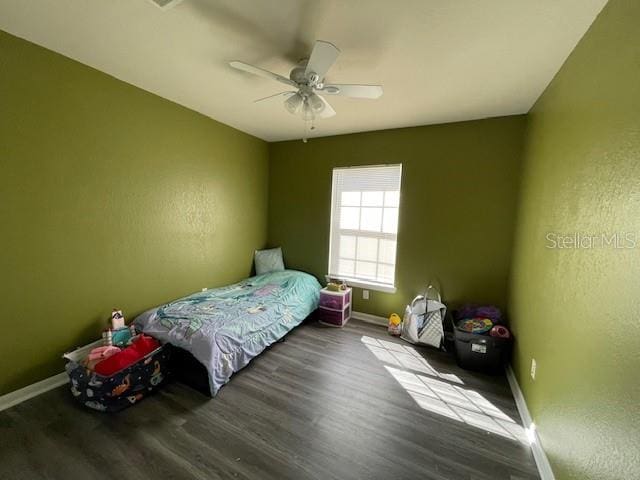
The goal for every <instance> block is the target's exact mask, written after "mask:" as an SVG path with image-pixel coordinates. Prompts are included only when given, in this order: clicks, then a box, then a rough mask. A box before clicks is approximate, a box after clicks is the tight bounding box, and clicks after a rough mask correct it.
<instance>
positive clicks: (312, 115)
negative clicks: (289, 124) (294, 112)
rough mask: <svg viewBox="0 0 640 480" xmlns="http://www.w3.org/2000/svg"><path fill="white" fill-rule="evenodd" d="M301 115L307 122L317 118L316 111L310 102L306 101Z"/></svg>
mask: <svg viewBox="0 0 640 480" xmlns="http://www.w3.org/2000/svg"><path fill="white" fill-rule="evenodd" d="M300 116H301V117H302V119H303V120H304V121H305V122H313V121H314V120H315V119H316V112H314V110H313V108H312V107H311V105H309V102H304V104H303V105H302V110H300Z"/></svg>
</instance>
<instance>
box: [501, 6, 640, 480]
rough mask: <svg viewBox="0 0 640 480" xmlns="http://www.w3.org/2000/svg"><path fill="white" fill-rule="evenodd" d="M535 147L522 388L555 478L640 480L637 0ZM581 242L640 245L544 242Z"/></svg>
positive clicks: (601, 35)
mask: <svg viewBox="0 0 640 480" xmlns="http://www.w3.org/2000/svg"><path fill="white" fill-rule="evenodd" d="M527 138H528V141H527V147H526V155H525V161H524V177H523V178H524V180H523V188H522V199H521V205H520V209H519V214H518V230H517V237H516V238H517V240H516V246H515V253H514V269H513V281H512V298H511V313H512V321H513V328H514V330H515V333H516V338H517V339H518V342H517V348H516V351H515V356H514V367H515V370H516V373H517V376H518V379H519V383H520V385H521V387H522V389H523V391H524V394H525V397H526V400H527V404H528V406H529V408H530V410H531V412H532V415H533V418H534V421H535V423H536V424H537V427H538V431H539V433H540V435H541V443H542V445H543V447H544V448H545V450H546V452H547V454H548V456H549V458H550V461H551V463H552V466H553V468H554V471H555V473H556V476H557V478H558V479H561V480H564V479H576V480H578V479H579V480H587V479H594V480H595V479H597V480H608V479H611V480H613V479H631V478H638V475H639V473H638V472H639V471H640V315H639V314H640V296H639V293H640V250H639V249H640V2H638V1H637V0H611V1H610V2H609V3H608V5H607V6H606V7H605V8H604V10H603V12H602V13H601V14H600V16H599V17H598V19H597V20H596V21H595V23H594V24H593V25H592V27H591V29H590V30H589V31H588V33H587V34H586V35H585V37H584V38H583V39H582V41H581V42H580V43H579V44H578V46H577V48H576V49H575V50H574V52H573V53H572V54H571V56H570V57H569V59H568V60H567V62H566V63H565V65H564V66H563V67H562V69H561V70H560V72H559V73H558V75H557V76H556V78H555V79H554V80H553V82H552V83H551V84H550V86H549V87H548V88H547V90H546V91H545V93H544V94H543V95H542V97H541V98H540V99H539V101H538V102H537V104H536V105H535V107H534V108H533V110H532V112H531V114H530V118H529V128H528V135H527ZM574 232H576V233H581V234H583V235H588V234H595V235H599V234H600V233H605V234H607V235H611V234H615V233H620V234H622V233H630V234H632V235H637V240H638V245H637V247H636V248H635V249H615V248H613V247H611V246H605V247H600V248H594V249H575V248H574V249H571V248H565V249H549V248H546V246H547V245H549V246H552V244H551V242H548V241H547V238H546V235H547V234H548V233H552V234H553V233H564V234H572V233H574ZM584 245H587V246H588V241H587V242H585V243H584ZM626 245H627V246H630V243H626ZM531 358H535V359H536V361H537V365H538V368H537V375H536V380H535V381H532V380H531V377H530V375H529V368H530V362H531Z"/></svg>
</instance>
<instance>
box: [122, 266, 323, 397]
mask: <svg viewBox="0 0 640 480" xmlns="http://www.w3.org/2000/svg"><path fill="white" fill-rule="evenodd" d="M320 288H321V287H320V284H319V283H318V281H317V280H316V279H315V278H314V277H313V276H311V275H309V274H307V273H303V272H298V271H295V270H284V271H280V272H271V273H266V274H264V275H258V276H255V277H251V278H248V279H246V280H243V281H241V282H239V283H236V284H234V285H229V286H227V287H222V288H215V289H211V290H207V291H205V292H199V293H194V294H193V295H189V296H188V297H184V298H181V299H179V300H176V301H174V302H171V303H168V304H166V305H163V306H161V307H158V308H154V309H152V310H149V311H147V312H145V313H143V314H142V315H140V316H139V317H138V318H136V320H135V323H136V327H137V328H138V329H139V330H142V331H143V332H144V333H146V334H148V335H151V336H153V337H155V338H158V339H159V340H161V341H163V342H169V343H171V344H173V345H175V346H177V347H180V348H183V349H185V350H187V351H189V352H191V354H192V355H193V356H194V357H195V358H196V359H197V360H198V361H200V362H201V363H202V364H203V365H204V366H205V367H206V368H207V371H208V372H209V386H210V388H211V395H215V394H216V393H217V392H218V390H220V388H221V387H222V386H223V385H224V384H225V383H227V382H228V381H229V378H230V377H231V375H232V374H233V373H234V372H237V371H238V370H240V369H241V368H243V367H244V366H246V365H247V364H248V363H249V362H250V361H251V359H252V358H253V357H255V356H256V355H258V354H260V353H261V352H262V351H263V350H264V349H265V348H266V347H268V346H269V345H271V344H272V343H273V342H276V341H277V340H279V339H280V338H282V337H283V336H285V335H286V334H287V333H288V332H289V331H290V330H291V329H292V328H294V327H296V326H297V325H299V324H300V323H301V322H302V321H303V320H304V319H305V318H306V317H307V316H308V315H309V314H310V313H311V312H313V311H314V310H315V309H316V308H317V306H318V300H319V297H320Z"/></svg>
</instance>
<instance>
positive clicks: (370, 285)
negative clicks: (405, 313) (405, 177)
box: [325, 163, 402, 293]
mask: <svg viewBox="0 0 640 480" xmlns="http://www.w3.org/2000/svg"><path fill="white" fill-rule="evenodd" d="M383 167H399V168H400V179H399V189H398V206H397V207H395V208H397V209H398V214H397V219H396V220H397V225H396V233H385V232H384V231H380V232H374V231H371V232H369V233H371V235H370V236H369V238H376V239H378V240H380V239H385V238H386V239H389V240H395V242H396V249H395V256H394V259H393V260H394V261H393V269H394V270H393V283H382V282H378V281H375V280H370V279H364V278H358V277H350V276H345V275H339V274H333V273H331V263H332V259H333V254H334V252H333V249H334V248H339V240H338V239H339V236H340V235H341V234H343V235H344V234H346V235H351V236H355V237H358V236H360V237H367V232H368V231H367V230H361V229H341V228H339V227H338V228H337V231H334V212H335V210H336V208H338V206H337V205H336V202H337V201H339V199H338V193H337V192H336V175H335V172H336V170H349V169H366V168H383ZM362 192H363V190H361V191H360V193H362ZM401 197H402V164H401V163H389V164H378V165H353V166H348V167H334V168H333V169H332V170H331V210H330V212H329V258H328V262H327V271H328V272H329V273H328V274H327V275H326V277H325V278H326V279H327V281H329V279H339V280H344V281H345V282H347V284H348V285H349V286H353V287H357V288H364V289H368V290H374V291H379V292H384V293H395V292H396V291H397V287H396V283H397V278H396V274H397V264H398V236H399V226H400V203H401ZM358 208H360V209H362V208H367V207H366V206H364V207H363V205H362V201H361V202H360V206H359V207H358ZM379 208H381V209H382V212H383V217H384V208H387V207H385V206H384V202H383V205H382V206H381V207H379ZM382 229H383V227H381V230H382ZM334 241H335V242H336V245H334ZM356 255H357V250H356ZM354 261H356V260H355V259H354ZM375 264H376V266H378V265H379V264H383V265H390V264H388V263H385V262H380V261H379V257H378V259H377V260H376V262H375ZM376 268H377V267H376Z"/></svg>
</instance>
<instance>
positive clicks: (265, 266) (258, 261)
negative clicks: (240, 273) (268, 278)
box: [253, 247, 284, 275]
mask: <svg viewBox="0 0 640 480" xmlns="http://www.w3.org/2000/svg"><path fill="white" fill-rule="evenodd" d="M253 261H254V263H255V266H256V275H262V274H263V273H269V272H279V271H282V270H284V261H283V260H282V249H281V248H280V247H278V248H270V249H268V250H256V253H255V254H254V256H253Z"/></svg>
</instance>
